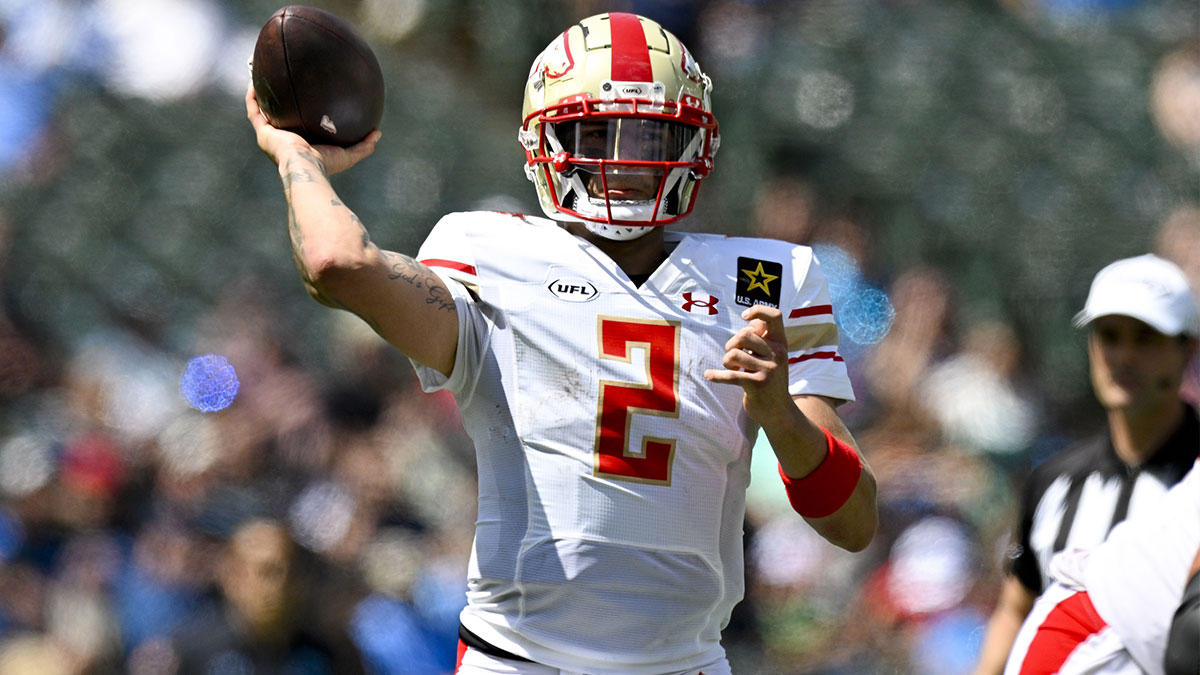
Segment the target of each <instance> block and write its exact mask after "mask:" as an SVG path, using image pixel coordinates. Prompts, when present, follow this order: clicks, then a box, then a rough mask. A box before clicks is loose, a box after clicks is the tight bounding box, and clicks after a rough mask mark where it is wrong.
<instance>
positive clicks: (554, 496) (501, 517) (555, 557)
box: [417, 212, 853, 675]
mask: <svg viewBox="0 0 1200 675" xmlns="http://www.w3.org/2000/svg"><path fill="white" fill-rule="evenodd" d="M667 242H668V246H669V247H671V246H673V249H672V250H671V253H670V255H669V257H668V258H667V260H666V261H664V262H663V263H662V265H661V266H660V267H659V268H658V269H657V270H656V271H655V272H654V273H653V274H652V275H651V276H650V278H649V280H647V281H646V282H645V283H643V284H642V285H641V286H640V287H638V286H636V285H635V284H634V283H632V282H631V281H630V280H629V278H628V277H626V275H625V274H624V273H623V272H622V270H621V269H620V268H619V267H618V266H617V265H616V264H615V263H613V262H612V260H611V259H609V258H608V257H607V256H606V255H605V254H604V253H603V252H602V251H601V250H600V249H598V248H596V247H594V246H593V245H591V244H590V243H588V242H586V241H584V240H582V239H580V238H577V237H575V236H573V235H571V234H570V233H569V232H567V231H566V230H565V229H563V228H562V227H561V226H560V225H559V224H557V223H555V222H553V221H550V220H546V219H542V218H534V217H528V216H520V215H514V214H504V213H495V212H471V213H454V214H450V215H448V216H446V217H445V218H443V219H442V220H441V221H440V222H439V223H438V225H437V226H436V227H435V228H434V229H433V231H432V232H431V233H430V235H429V237H428V239H427V240H426V242H425V244H424V245H423V246H422V247H421V251H420V253H419V255H418V259H419V260H421V261H422V262H424V263H425V264H426V265H429V266H430V267H431V268H432V269H434V270H435V271H436V272H437V273H438V274H439V275H440V276H441V277H442V278H443V280H445V281H446V283H447V285H448V286H449V287H450V288H451V290H452V293H453V294H454V296H455V300H456V305H457V311H458V318H459V336H458V350H457V355H456V360H455V365H454V370H453V372H452V373H451V375H450V377H449V378H447V377H445V376H443V375H442V374H441V373H439V372H437V371H435V370H432V369H429V368H424V367H420V366H418V368H417V372H418V375H419V376H420V378H421V382H422V385H423V387H424V388H425V389H426V390H427V391H433V390H436V389H442V388H444V389H448V390H450V391H451V392H453V393H454V395H455V396H456V398H457V400H458V403H459V406H460V408H461V410H462V415H463V422H464V425H465V427H466V429H467V431H468V433H469V434H470V435H471V438H472V439H473V440H474V443H475V448H476V456H477V460H478V472H479V505H478V508H479V513H478V519H477V522H476V532H475V542H474V549H473V552H472V556H471V561H470V568H469V574H468V576H469V579H468V590H467V600H468V605H467V607H466V609H464V610H463V614H462V621H463V624H464V625H465V626H466V627H467V628H468V629H469V630H471V631H472V632H474V633H475V634H476V635H478V636H480V637H481V638H483V639H484V640H486V641H487V642H490V643H491V644H493V645H495V646H497V647H500V648H502V649H505V650H508V651H510V652H513V653H515V654H520V655H524V656H527V657H528V658H530V659H532V660H534V661H537V662H539V663H543V664H546V665H550V666H555V667H558V668H561V669H564V670H569V671H576V672H586V673H589V674H593V675H595V674H599V673H625V674H637V673H646V674H650V673H654V674H662V673H670V672H680V671H686V670H688V669H692V668H696V667H698V666H700V665H703V664H705V663H709V662H712V661H714V660H715V659H717V658H719V657H720V656H721V655H722V654H723V651H722V648H721V646H720V642H719V641H720V632H721V629H722V628H723V627H724V625H725V624H726V623H727V622H728V620H729V615H730V611H731V610H732V608H733V606H734V605H735V604H736V603H737V602H738V601H739V600H740V599H741V598H742V594H743V567H742V519H743V515H744V507H745V501H744V500H745V492H746V486H747V485H748V483H749V475H750V448H751V446H752V444H753V441H754V439H755V436H756V435H757V433H758V428H757V426H756V425H755V424H754V423H753V422H752V421H751V420H750V419H749V418H748V417H747V415H746V413H745V410H744V409H743V407H742V389H741V387H738V386H736V385H728V384H714V383H710V382H708V381H707V380H705V379H704V371H705V370H706V369H710V368H721V367H722V366H721V359H722V357H723V356H724V353H725V347H724V345H725V343H726V341H728V340H729V338H730V337H732V335H733V334H734V333H735V332H736V331H737V330H739V329H740V328H742V327H743V326H745V325H746V322H745V321H744V320H743V319H742V318H741V316H740V315H741V312H742V311H743V310H744V309H745V307H747V306H749V305H750V304H754V303H764V304H770V305H772V306H777V307H779V308H780V309H781V310H782V312H783V316H784V322H785V324H786V326H787V340H788V349H789V361H790V363H791V365H790V368H789V374H790V388H791V391H792V393H793V394H819V395H824V396H829V397H832V398H835V399H841V400H852V399H853V392H852V390H851V386H850V381H849V378H848V377H847V374H846V367H845V363H844V362H843V361H842V358H841V357H840V356H839V355H838V352H837V328H836V325H835V324H834V317H833V310H832V307H831V306H830V301H829V293H828V288H827V284H826V281H825V278H824V276H823V275H822V274H821V272H820V269H819V267H818V266H817V264H816V262H815V261H814V259H813V256H812V251H811V250H810V249H808V248H807V247H803V246H795V245H792V244H787V243H784V242H779V241H772V240H762V239H750V238H732V237H725V236H718V235H699V234H686V233H674V232H668V233H667ZM779 489H780V490H782V489H783V487H782V485H781V486H780V487H779ZM797 517H799V516H797Z"/></svg>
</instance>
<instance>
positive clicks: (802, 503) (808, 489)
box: [779, 427, 863, 518]
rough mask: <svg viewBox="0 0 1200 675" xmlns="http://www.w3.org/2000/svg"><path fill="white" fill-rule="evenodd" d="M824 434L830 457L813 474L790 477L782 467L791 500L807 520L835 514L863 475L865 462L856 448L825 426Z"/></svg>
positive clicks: (794, 507)
mask: <svg viewBox="0 0 1200 675" xmlns="http://www.w3.org/2000/svg"><path fill="white" fill-rule="evenodd" d="M821 431H823V432H825V438H827V439H829V454H827V455H825V459H823V460H821V463H820V464H819V465H817V468H816V469H814V470H813V472H812V473H810V474H808V475H807V476H805V477H804V478H788V475H787V474H786V473H784V472H783V466H782V465H780V467H779V477H780V478H782V479H783V487H784V488H785V489H786V490H787V496H788V501H789V502H791V503H792V508H793V509H795V510H796V513H799V514H800V515H802V516H804V517H805V518H824V517H825V516H829V515H833V513H834V512H836V511H837V510H838V509H840V508H842V505H843V504H845V503H846V501H847V500H849V499H850V495H852V494H854V488H855V487H856V486H857V485H858V477H859V476H860V475H862V468H863V466H862V459H861V458H860V457H859V456H858V453H857V452H855V451H854V448H853V447H851V446H850V445H849V444H847V443H843V442H842V441H840V440H838V439H837V438H836V437H835V436H834V435H833V434H831V433H829V430H828V429H825V428H824V427H822V428H821Z"/></svg>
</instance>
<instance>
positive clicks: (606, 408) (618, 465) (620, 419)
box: [595, 316, 679, 485]
mask: <svg viewBox="0 0 1200 675" xmlns="http://www.w3.org/2000/svg"><path fill="white" fill-rule="evenodd" d="M597 329H598V332H599V339H600V358H603V359H614V360H617V361H624V362H626V363H629V362H630V361H631V352H632V349H633V348H634V347H641V348H642V349H643V350H644V351H645V355H646V356H645V361H646V378H645V384H642V383H638V382H614V381H611V380H601V381H600V403H599V412H598V414H597V424H596V448H595V472H596V475H597V476H603V477H605V478H616V479H620V480H632V481H638V482H644V483H658V484H662V485H670V484H671V462H672V460H673V459H674V457H675V439H674V438H655V437H651V436H643V437H642V442H641V447H640V448H638V449H637V450H634V449H633V448H631V447H630V440H631V439H630V432H629V425H630V421H631V420H632V419H633V416H634V415H635V414H644V415H660V416H664V417H678V416H679V323H678V322H675V321H657V320H650V319H620V318H614V317H606V316H602V317H599V320H598V324H597Z"/></svg>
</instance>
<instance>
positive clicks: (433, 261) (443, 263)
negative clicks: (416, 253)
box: [417, 258, 477, 275]
mask: <svg viewBox="0 0 1200 675" xmlns="http://www.w3.org/2000/svg"><path fill="white" fill-rule="evenodd" d="M417 262H419V263H421V264H422V265H428V266H429V267H445V268H446V269H451V270H458V271H459V272H466V273H467V274H472V275H474V274H477V272H476V271H475V266H474V265H467V264H465V263H460V262H456V261H454V260H442V259H441V258H426V259H425V260H418V261H417Z"/></svg>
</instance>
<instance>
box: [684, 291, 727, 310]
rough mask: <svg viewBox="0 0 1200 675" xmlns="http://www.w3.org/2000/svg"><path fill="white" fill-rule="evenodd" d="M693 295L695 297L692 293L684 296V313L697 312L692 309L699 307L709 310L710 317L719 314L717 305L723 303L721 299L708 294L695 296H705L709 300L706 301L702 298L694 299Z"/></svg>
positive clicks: (689, 292)
mask: <svg viewBox="0 0 1200 675" xmlns="http://www.w3.org/2000/svg"><path fill="white" fill-rule="evenodd" d="M692 295H693V293H692V292H691V291H688V292H687V293H684V294H683V299H684V300H685V302H684V303H683V311H685V312H694V311H697V310H694V309H692V308H693V307H698V308H700V309H707V310H708V315H709V316H712V315H713V314H716V313H717V303H718V302H720V301H721V300H720V298H717V297H716V296H714V295H708V294H707V293H704V294H699V293H697V294H695V295H704V296H706V297H707V298H708V299H707V300H704V299H700V298H693V297H692Z"/></svg>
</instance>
